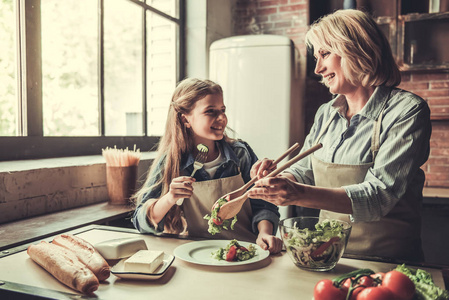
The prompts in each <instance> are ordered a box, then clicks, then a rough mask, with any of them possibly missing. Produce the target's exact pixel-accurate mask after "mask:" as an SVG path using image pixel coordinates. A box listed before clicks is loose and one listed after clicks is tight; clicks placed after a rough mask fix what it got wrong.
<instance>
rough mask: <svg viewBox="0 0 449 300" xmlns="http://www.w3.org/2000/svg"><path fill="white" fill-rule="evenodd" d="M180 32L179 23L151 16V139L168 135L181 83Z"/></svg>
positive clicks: (149, 21)
mask: <svg viewBox="0 0 449 300" xmlns="http://www.w3.org/2000/svg"><path fill="white" fill-rule="evenodd" d="M167 2H174V1H167ZM173 7H174V6H173ZM178 29H179V28H178V26H177V25H176V24H175V23H173V22H170V21H168V20H166V19H163V18H162V17H160V16H158V15H157V14H155V13H152V12H148V13H147V35H148V38H147V65H148V67H147V108H148V135H149V136H160V135H163V134H164V130H165V120H166V119H167V112H168V107H169V105H170V101H171V96H172V93H173V91H174V89H175V87H176V81H177V59H178V48H177V47H178V31H179V30H178Z"/></svg>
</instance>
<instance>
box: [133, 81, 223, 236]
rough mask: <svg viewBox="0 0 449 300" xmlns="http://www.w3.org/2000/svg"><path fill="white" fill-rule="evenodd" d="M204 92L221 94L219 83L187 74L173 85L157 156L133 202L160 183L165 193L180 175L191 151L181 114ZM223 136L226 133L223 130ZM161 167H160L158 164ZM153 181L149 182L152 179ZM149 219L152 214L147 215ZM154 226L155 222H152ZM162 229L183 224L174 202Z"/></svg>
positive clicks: (176, 229)
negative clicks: (183, 162)
mask: <svg viewBox="0 0 449 300" xmlns="http://www.w3.org/2000/svg"><path fill="white" fill-rule="evenodd" d="M207 95H223V90H222V88H221V87H220V85H218V84H216V83H215V82H213V81H211V80H201V79H197V78H187V79H184V80H183V81H181V82H180V83H179V84H178V86H177V87H176V89H175V91H174V93H173V97H172V100H171V103H170V107H169V110H168V117H167V121H166V124H165V134H164V135H163V136H162V137H161V140H160V141H159V145H158V150H157V152H158V153H157V156H156V158H155V160H154V162H153V164H152V166H151V168H150V171H149V173H148V177H147V180H146V182H145V184H144V185H143V187H142V188H141V189H140V190H139V191H138V192H137V193H136V194H135V195H134V196H133V199H134V202H135V204H136V206H137V205H139V204H140V203H141V202H142V200H143V198H144V197H145V195H146V194H147V193H148V192H149V191H151V190H152V189H153V188H155V187H158V186H161V196H163V195H165V194H166V193H167V192H168V190H169V187H170V183H171V181H172V180H173V179H174V178H176V177H179V176H180V162H181V157H182V155H183V154H185V153H187V152H191V151H192V150H193V149H194V147H195V145H194V144H193V138H192V132H191V129H190V128H187V127H186V126H185V125H184V122H183V120H182V115H183V114H184V115H188V114H189V113H190V112H191V111H192V109H193V108H194V107H195V104H196V102H197V101H198V100H201V99H203V98H204V97H206V96H207ZM225 139H227V136H226V134H225ZM160 166H163V167H162V170H160V173H159V170H158V168H160ZM156 178H158V180H156V182H155V183H154V184H150V183H151V182H154V181H155V179H156ZM157 200H158V199H148V202H149V203H148V205H154V203H156V201H157ZM150 221H151V218H150ZM153 223H154V222H153ZM153 225H154V226H157V224H153ZM164 227H165V228H164V230H165V232H168V233H181V232H183V231H184V230H185V228H186V224H185V221H184V220H183V218H182V217H181V209H180V207H179V206H178V205H174V206H173V207H172V208H171V209H170V210H169V211H168V213H167V215H166V217H165V222H164Z"/></svg>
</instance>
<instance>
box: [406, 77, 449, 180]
mask: <svg viewBox="0 0 449 300" xmlns="http://www.w3.org/2000/svg"><path fill="white" fill-rule="evenodd" d="M399 87H400V88H403V89H405V90H408V91H411V92H413V93H415V94H417V95H419V96H421V97H422V98H424V99H425V100H426V101H427V103H429V106H430V110H431V118H432V137H431V140H430V147H431V148H430V156H429V160H428V161H427V163H426V164H425V165H424V166H423V169H424V171H425V172H426V186H427V187H437V188H438V187H442V188H449V73H441V72H424V73H423V72H419V73H418V72H412V73H404V74H403V75H402V83H401V85H400V86H399Z"/></svg>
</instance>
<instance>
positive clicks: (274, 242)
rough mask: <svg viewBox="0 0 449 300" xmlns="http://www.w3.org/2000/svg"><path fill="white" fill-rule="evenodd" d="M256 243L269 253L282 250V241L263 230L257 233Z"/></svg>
mask: <svg viewBox="0 0 449 300" xmlns="http://www.w3.org/2000/svg"><path fill="white" fill-rule="evenodd" d="M256 244H257V245H259V246H260V248H262V249H264V250H268V251H270V254H277V253H279V252H281V250H282V241H281V240H280V239H279V238H278V237H275V236H274V235H271V234H268V233H264V232H260V233H259V235H258V236H257V239H256Z"/></svg>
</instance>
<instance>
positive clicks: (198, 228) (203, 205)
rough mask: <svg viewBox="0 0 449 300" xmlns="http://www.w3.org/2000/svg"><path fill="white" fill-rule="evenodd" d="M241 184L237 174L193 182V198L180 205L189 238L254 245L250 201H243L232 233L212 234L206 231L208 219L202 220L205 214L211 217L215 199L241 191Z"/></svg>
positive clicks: (239, 176) (241, 181)
mask: <svg viewBox="0 0 449 300" xmlns="http://www.w3.org/2000/svg"><path fill="white" fill-rule="evenodd" d="M244 184H245V182H244V181H243V178H242V176H241V175H240V173H239V174H238V175H235V176H231V177H227V178H219V179H213V180H206V181H199V182H194V183H193V195H192V197H190V198H189V199H185V200H184V202H183V204H182V210H183V212H184V217H185V218H186V221H187V231H188V233H189V236H196V237H203V238H208V239H225V240H229V239H237V240H238V241H247V242H255V241H256V235H255V234H254V233H253V232H252V230H251V228H252V227H251V217H252V209H251V204H250V201H249V200H247V201H245V203H244V204H243V207H242V209H241V210H240V212H239V213H238V214H237V223H236V224H235V226H234V230H231V229H229V230H225V229H223V231H222V232H221V233H218V234H215V235H211V234H210V233H209V232H208V231H207V229H208V227H209V226H208V224H207V220H205V219H203V217H204V216H205V215H207V214H208V215H210V213H211V209H212V206H213V205H214V203H215V201H217V199H219V198H220V197H222V196H223V195H225V194H227V193H229V192H231V191H234V190H236V189H238V188H240V187H241V186H243V185H244Z"/></svg>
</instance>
